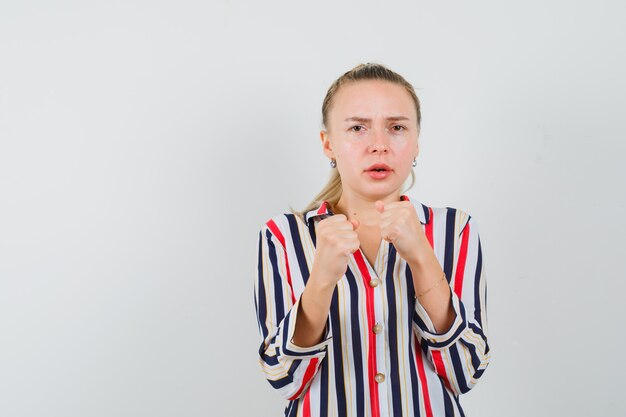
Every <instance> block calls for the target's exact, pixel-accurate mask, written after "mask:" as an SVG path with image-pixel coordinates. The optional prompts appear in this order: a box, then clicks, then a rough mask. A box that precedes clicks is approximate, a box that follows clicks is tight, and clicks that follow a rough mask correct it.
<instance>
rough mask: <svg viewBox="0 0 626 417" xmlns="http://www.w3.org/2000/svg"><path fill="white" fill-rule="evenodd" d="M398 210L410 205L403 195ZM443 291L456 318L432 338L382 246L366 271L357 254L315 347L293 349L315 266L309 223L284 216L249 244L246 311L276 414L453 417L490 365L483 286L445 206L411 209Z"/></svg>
mask: <svg viewBox="0 0 626 417" xmlns="http://www.w3.org/2000/svg"><path fill="white" fill-rule="evenodd" d="M402 198H403V199H405V200H408V197H406V196H403V197H402ZM412 204H413V205H414V206H415V208H416V211H417V214H418V216H419V220H420V222H421V223H422V225H423V227H424V232H425V234H426V237H427V238H428V240H429V242H430V244H431V246H432V247H433V249H434V252H435V255H436V256H437V259H438V260H439V262H440V264H441V266H442V268H443V270H444V272H445V274H446V277H447V279H448V282H449V284H450V288H451V289H452V292H451V298H452V306H453V308H454V311H455V313H456V318H455V320H454V322H453V324H452V326H451V327H450V328H449V329H447V330H446V331H445V332H438V331H437V330H436V329H435V328H434V326H433V324H432V322H431V321H430V319H429V317H428V314H427V312H426V310H425V309H424V308H423V307H422V306H421V305H420V303H419V302H418V301H417V300H416V297H415V292H414V288H413V281H412V277H411V271H410V268H409V267H408V265H407V263H406V262H405V261H404V259H402V258H400V257H399V256H398V254H397V252H396V250H395V248H394V247H393V245H392V244H389V243H388V242H386V241H384V240H383V241H382V242H381V245H380V248H379V251H378V254H377V257H376V261H375V262H374V265H371V264H370V263H369V262H368V260H367V259H366V258H365V256H364V255H363V253H362V252H361V251H360V250H358V251H356V252H355V253H354V254H353V255H352V256H351V257H350V260H349V262H348V269H347V270H346V273H345V275H344V276H343V277H342V278H341V279H340V280H339V282H338V283H337V286H336V287H335V290H334V293H333V296H332V302H331V307H330V312H329V315H328V321H327V324H326V329H325V336H324V338H323V341H322V342H321V343H319V344H318V345H316V346H311V347H306V348H303V347H299V346H296V345H295V344H294V343H293V342H292V338H293V334H294V330H295V321H296V311H298V304H299V299H300V295H301V294H302V291H303V290H304V286H305V285H306V282H307V279H308V277H309V273H310V270H311V267H312V265H313V259H314V258H315V224H316V223H317V222H318V221H320V220H321V219H323V218H325V217H327V216H332V215H333V213H332V212H331V211H330V209H329V208H328V206H327V204H322V205H321V206H320V207H319V209H317V210H311V211H310V212H308V213H306V214H305V216H304V220H303V219H301V218H300V217H298V216H297V215H294V214H291V213H289V214H283V215H279V216H276V217H274V218H272V219H271V220H269V221H268V222H267V223H266V224H265V225H264V226H263V228H262V229H261V232H260V235H259V252H258V271H257V279H256V281H255V293H254V295H255V307H256V311H257V318H258V325H259V331H260V333H261V336H262V338H263V341H262V343H261V346H260V349H259V355H260V358H259V363H260V365H261V368H262V370H263V372H264V374H265V377H266V378H267V380H268V381H269V383H270V384H271V385H272V387H274V388H275V389H276V390H278V391H279V392H280V394H281V395H282V396H284V397H285V398H286V399H287V400H288V403H287V406H286V408H285V416H305V417H308V416H337V417H343V416H354V417H363V416H372V417H378V416H394V417H397V416H407V417H408V416H425V417H432V416H463V415H464V413H463V410H462V409H461V405H460V403H459V394H461V393H464V392H467V391H468V390H469V389H471V388H472V387H473V386H474V385H475V384H476V382H477V380H478V378H480V376H481V375H482V374H483V372H484V371H485V368H486V367H487V364H488V362H489V347H488V345H487V321H486V316H485V315H486V310H485V298H486V283H485V274H484V267H483V262H482V251H481V245H480V238H479V236H478V231H477V228H476V223H475V221H473V220H471V216H469V215H468V214H467V213H465V212H463V211H461V210H457V209H454V208H449V207H446V208H431V207H428V206H425V205H423V204H421V203H419V202H416V201H412Z"/></svg>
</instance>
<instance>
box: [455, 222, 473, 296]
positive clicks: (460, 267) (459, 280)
mask: <svg viewBox="0 0 626 417" xmlns="http://www.w3.org/2000/svg"><path fill="white" fill-rule="evenodd" d="M469 228H470V225H469V223H467V225H466V226H465V230H463V237H462V240H461V250H460V253H459V262H458V263H457V265H456V275H455V276H454V292H455V293H456V295H457V297H459V298H461V292H462V291H463V277H464V276H465V260H466V259H467V242H468V240H469Z"/></svg>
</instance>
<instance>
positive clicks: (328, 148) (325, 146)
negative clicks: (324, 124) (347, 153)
mask: <svg viewBox="0 0 626 417" xmlns="http://www.w3.org/2000/svg"><path fill="white" fill-rule="evenodd" d="M320 139H321V141H322V150H323V151H324V155H326V156H327V157H328V158H330V159H334V158H335V153H334V152H333V145H332V143H331V142H330V136H329V135H328V132H327V131H325V130H322V131H320Z"/></svg>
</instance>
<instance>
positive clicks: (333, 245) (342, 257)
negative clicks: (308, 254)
mask: <svg viewBox="0 0 626 417" xmlns="http://www.w3.org/2000/svg"><path fill="white" fill-rule="evenodd" d="M357 227H359V221H358V220H348V218H347V217H346V216H345V215H343V214H336V215H334V216H330V217H327V218H325V219H324V220H321V221H320V222H319V223H317V225H316V227H315V233H316V236H317V243H316V251H315V261H314V262H313V268H312V271H311V276H314V277H316V279H318V284H321V285H324V286H327V287H331V288H334V286H335V285H336V284H337V281H339V280H340V279H341V277H342V276H343V274H345V273H346V269H347V268H348V260H349V259H350V255H351V254H352V253H354V252H356V251H357V250H358V249H359V246H360V242H359V236H358V235H357V233H356V231H355V229H356V228H357Z"/></svg>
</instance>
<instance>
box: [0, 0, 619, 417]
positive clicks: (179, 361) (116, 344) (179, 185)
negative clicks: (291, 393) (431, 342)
mask: <svg viewBox="0 0 626 417" xmlns="http://www.w3.org/2000/svg"><path fill="white" fill-rule="evenodd" d="M625 12H626V6H624V3H623V2H620V1H598V0H596V1H575V2H572V1H566V0H562V1H558V0H550V1H548V0H542V1H537V0H529V1H524V2H519V1H518V2H503V1H495V0H492V1H488V0H476V1H472V2H465V1H447V2H433V1H404V2H394V1H391V2H381V1H371V0H370V1H363V0H360V1H317V2H315V3H313V4H306V5H305V4H298V3H297V2H293V1H281V2H276V1H263V2H261V1H226V0H222V1H206V0H205V1H201V0H198V1H190V0H179V1H176V2H174V1H163V0H157V1H154V0H152V1H136V0H125V1H108V2H103V1H99V2H95V1H92V2H86V1H60V0H59V1H48V2H46V1H17V0H5V1H3V2H2V3H1V4H0V415H1V416H7V417H53V416H54V417H70V416H76V417H100V416H107V417H108V416H116V417H136V416H150V417H160V416H162V417H171V416H185V417H187V416H189V417H192V416H279V415H282V405H283V402H282V399H280V398H279V397H278V395H277V394H276V393H275V392H274V391H273V390H272V389H271V388H270V386H269V384H267V383H266V382H265V380H264V379H263V376H262V374H261V372H260V370H259V368H258V365H257V359H256V358H257V349H258V344H259V342H260V338H259V336H258V330H257V327H256V319H255V313H254V304H253V297H252V294H253V293H252V287H253V280H254V271H255V267H256V250H257V248H256V244H257V234H258V230H259V228H260V227H261V225H262V224H263V223H264V222H265V220H267V219H268V218H269V217H271V216H272V215H275V214H277V213H280V212H283V211H285V210H288V208H289V206H290V205H291V206H293V207H295V208H302V207H303V206H304V205H305V204H306V203H307V202H308V201H309V199H310V198H311V197H313V195H314V194H315V193H316V192H317V191H318V190H319V189H320V187H321V186H322V185H323V183H324V182H325V180H326V178H327V175H328V172H329V168H328V164H327V160H326V158H325V157H324V156H323V155H322V152H321V147H320V144H319V139H318V131H319V129H320V107H321V102H322V98H323V96H324V94H325V92H326V89H327V87H328V86H329V84H330V83H331V82H332V81H333V80H334V79H335V78H336V77H337V76H339V75H340V74H342V73H343V72H344V71H346V70H348V69H350V68H351V67H353V66H354V65H356V64H358V63H360V62H367V61H370V62H381V63H383V64H386V65H388V66H390V67H391V68H392V69H394V70H396V71H398V72H400V73H401V74H403V75H404V76H405V77H406V78H407V79H408V80H409V81H411V82H412V83H413V84H414V85H415V86H416V88H417V91H418V94H419V96H420V98H421V100H422V105H423V129H422V136H421V138H420V141H421V142H420V143H421V153H420V157H419V159H418V167H417V168H416V173H417V176H418V181H417V184H416V186H415V187H414V188H413V189H412V190H411V191H409V195H411V196H413V197H415V198H417V199H418V200H420V201H422V202H424V203H426V204H428V205H431V206H453V207H458V208H461V209H463V210H465V211H468V212H469V213H470V214H472V215H473V216H474V218H475V219H476V220H477V222H478V224H479V227H480V232H481V237H482V241H483V249H484V253H485V267H486V273H487V278H488V282H489V284H488V285H489V292H488V296H489V299H488V311H489V319H490V326H489V327H490V333H491V335H490V336H491V347H492V351H493V357H492V363H491V365H490V366H489V369H488V370H487V372H486V373H485V375H484V376H483V378H482V379H481V381H480V383H479V384H478V385H477V386H476V388H474V390H472V391H471V392H470V393H468V394H467V395H465V396H464V398H462V402H463V403H464V404H465V409H466V413H467V415H468V416H482V417H489V416H502V415H506V416H511V417H516V416H529V415H532V416H537V415H540V416H565V415H567V416H599V415H602V416H623V415H624V409H625V407H624V405H623V399H622V398H621V393H622V391H623V377H624V372H625V371H626V364H625V361H624V354H623V351H624V342H625V341H626V337H625V336H624V324H625V320H624V319H625V318H626V308H625V303H624V302H623V293H624V291H625V290H626V285H625V278H626V267H625V266H624V262H623V258H624V255H625V254H626V245H625V244H624V234H625V232H626V220H625V218H626V216H624V212H625V210H626V192H625V190H626V183H625V182H626V181H625V178H626V175H625V172H624V171H625V170H624V165H623V163H622V160H623V159H624V153H625V152H626V143H625V140H626V128H625V124H624V115H625V109H626V81H625V77H624V74H626V58H625V56H624V52H623V51H624V42H625V40H626V25H624V15H625Z"/></svg>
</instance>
